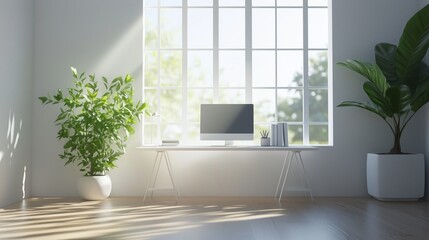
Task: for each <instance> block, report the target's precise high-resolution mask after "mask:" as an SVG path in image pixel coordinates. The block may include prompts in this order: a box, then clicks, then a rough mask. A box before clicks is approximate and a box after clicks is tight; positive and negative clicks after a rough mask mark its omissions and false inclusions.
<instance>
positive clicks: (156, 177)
mask: <svg viewBox="0 0 429 240" xmlns="http://www.w3.org/2000/svg"><path fill="white" fill-rule="evenodd" d="M159 152H160V153H161V156H160V157H159V159H157V161H158V167H156V173H155V178H154V179H153V180H152V181H153V183H152V189H153V188H155V185H156V180H157V179H158V173H159V169H160V168H161V163H162V157H165V152H164V151H159ZM150 197H151V198H153V191H152V192H151V193H150Z"/></svg>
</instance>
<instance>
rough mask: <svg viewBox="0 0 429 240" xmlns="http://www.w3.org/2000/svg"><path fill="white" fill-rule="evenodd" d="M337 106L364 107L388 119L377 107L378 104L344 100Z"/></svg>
mask: <svg viewBox="0 0 429 240" xmlns="http://www.w3.org/2000/svg"><path fill="white" fill-rule="evenodd" d="M337 107H357V108H362V109H365V110H367V111H370V112H372V113H375V114H377V115H378V116H380V117H381V118H383V119H386V115H385V114H384V113H383V112H382V111H380V110H379V109H377V107H376V106H371V105H369V104H367V103H362V102H355V101H344V102H342V103H340V104H338V106H337Z"/></svg>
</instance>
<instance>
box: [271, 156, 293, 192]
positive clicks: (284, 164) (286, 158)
mask: <svg viewBox="0 0 429 240" xmlns="http://www.w3.org/2000/svg"><path fill="white" fill-rule="evenodd" d="M289 154H290V152H289V151H288V152H287V153H286V156H285V159H284V161H283V167H282V171H281V172H280V177H279V182H278V183H277V188H276V194H275V195H274V197H275V198H277V194H278V193H279V190H280V183H281V181H282V178H283V173H284V171H285V166H286V162H287V160H288V159H289Z"/></svg>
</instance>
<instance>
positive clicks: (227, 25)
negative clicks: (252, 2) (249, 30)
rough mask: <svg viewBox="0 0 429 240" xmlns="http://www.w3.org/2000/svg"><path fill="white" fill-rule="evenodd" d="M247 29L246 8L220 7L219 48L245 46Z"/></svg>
mask: <svg viewBox="0 0 429 240" xmlns="http://www.w3.org/2000/svg"><path fill="white" fill-rule="evenodd" d="M245 30H246V28H245V14H244V9H242V8H239V9H237V8H224V9H219V48H245Z"/></svg>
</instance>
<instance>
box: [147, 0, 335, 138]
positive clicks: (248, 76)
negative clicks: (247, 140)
mask: <svg viewBox="0 0 429 240" xmlns="http://www.w3.org/2000/svg"><path fill="white" fill-rule="evenodd" d="M308 1H309V0H303V6H299V7H296V8H302V9H303V26H304V29H303V32H304V36H303V43H304V45H303V48H302V49H301V48H297V49H283V48H278V47H277V41H278V40H277V10H278V9H280V8H287V9H290V8H295V7H280V6H277V1H275V2H276V5H275V6H267V7H252V3H251V2H252V1H251V0H245V6H244V7H226V6H222V7H219V0H213V6H210V7H203V6H202V7H189V6H187V2H188V0H182V6H180V7H174V6H171V7H170V6H169V7H164V6H160V1H158V6H157V7H155V8H157V9H158V27H157V31H158V32H157V35H158V46H157V49H150V50H152V51H153V50H155V51H157V52H158V64H157V65H158V70H159V69H160V65H161V64H160V62H161V60H160V52H161V51H162V50H165V49H162V48H161V46H160V42H161V41H160V40H159V36H160V24H159V23H160V21H161V19H160V10H161V9H162V8H176V9H177V8H179V9H182V48H179V49H168V50H181V51H182V86H181V91H182V93H181V94H182V99H183V100H182V104H181V105H182V119H181V122H171V123H167V124H179V125H180V126H181V127H182V130H183V135H184V136H183V135H182V138H184V139H180V140H181V141H182V142H187V134H186V133H187V129H188V123H189V122H188V119H187V114H188V109H187V93H188V89H189V88H192V86H188V81H187V77H188V73H187V70H188V66H187V63H188V62H187V57H188V51H189V50H212V51H213V87H212V88H210V89H212V90H213V103H218V100H219V89H220V86H219V71H218V70H219V50H244V52H245V87H244V88H240V89H245V103H252V91H253V90H254V89H274V90H275V95H276V97H275V106H276V107H275V118H276V119H275V121H274V122H276V121H277V118H278V106H277V100H278V95H277V91H278V90H279V89H297V88H298V89H302V91H303V99H302V100H303V121H302V124H303V125H302V126H303V145H313V146H332V145H333V114H332V112H333V101H332V89H333V88H332V39H331V36H332V34H331V33H332V30H331V26H332V17H331V16H332V8H331V6H332V0H328V7H317V6H311V7H310V6H308ZM190 8H199V9H201V8H210V9H213V48H209V49H188V46H187V44H188V39H187V35H188V34H187V33H188V29H187V28H188V14H187V12H188V9H190ZM221 8H244V10H245V18H246V20H245V28H246V29H245V49H220V48H219V9H221ZM253 8H270V9H275V29H276V30H275V47H274V48H267V49H260V48H258V49H256V50H270V51H274V54H275V78H276V81H275V87H266V88H264V87H253V85H252V52H253V51H254V50H255V49H254V48H252V24H251V22H252V21H251V19H252V9H253ZM309 8H328V25H329V26H328V28H329V33H328V37H329V39H328V47H327V48H320V49H317V48H309V47H308V9H309ZM144 10H145V0H143V12H144ZM143 19H144V17H143ZM249 19H250V21H249ZM143 26H144V20H143ZM144 39H145V31H144V29H143V46H145V45H144ZM278 50H302V51H303V52H304V59H303V60H304V61H303V68H304V69H303V86H302V87H301V86H300V87H278V86H277V82H278V81H277V77H278V76H277V67H278V66H277V52H278ZM311 50H322V51H327V53H328V56H327V58H328V70H327V71H328V73H327V75H328V85H327V86H326V87H312V86H309V75H308V73H309V61H308V60H309V59H308V55H309V54H308V53H309V51H311ZM144 52H145V48H144V47H143V54H142V56H143V74H142V77H143V84H142V86H143V91H142V92H143V100H144V90H145V89H147V88H146V87H145V84H144V76H145V74H144V71H145V69H144V68H145V67H144V66H145V63H144V61H145V57H144ZM152 89H157V90H158V91H157V101H158V102H157V105H158V107H160V104H161V97H160V90H161V89H164V90H165V89H169V87H161V86H160V74H158V84H157V86H156V87H152ZM192 89H207V88H204V87H202V88H192ZM226 89H234V87H228V88H226ZM313 89H315V90H318V89H327V91H328V122H320V123H319V122H310V121H309V109H310V107H309V101H310V99H309V96H310V91H311V90H313ZM149 104H150V103H149ZM161 114H162V113H161ZM146 119H147V117H146ZM144 122H145V121H144ZM255 123H256V122H255ZM320 124H321V125H324V126H328V143H327V144H322V145H319V144H310V139H309V135H310V134H309V131H310V130H309V128H310V125H320ZM292 125H294V124H293V123H292ZM299 125H300V124H299ZM160 126H161V122H160V118H157V119H156V134H155V135H156V137H155V139H158V140H159V139H160V136H161V127H160ZM144 128H145V124H144V123H143V130H142V131H143V132H142V136H144ZM255 134H256V133H255ZM142 141H143V144H145V143H146V141H145V139H144V137H143V140H142Z"/></svg>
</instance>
